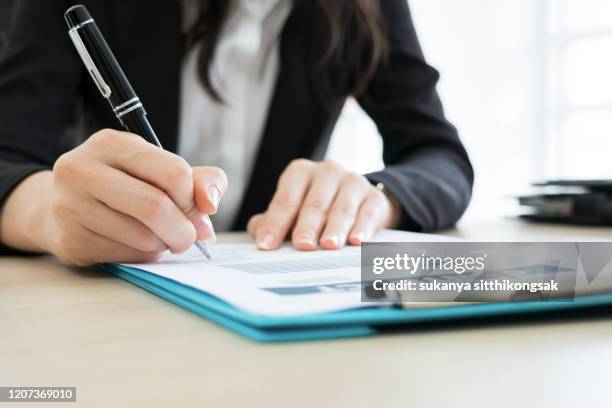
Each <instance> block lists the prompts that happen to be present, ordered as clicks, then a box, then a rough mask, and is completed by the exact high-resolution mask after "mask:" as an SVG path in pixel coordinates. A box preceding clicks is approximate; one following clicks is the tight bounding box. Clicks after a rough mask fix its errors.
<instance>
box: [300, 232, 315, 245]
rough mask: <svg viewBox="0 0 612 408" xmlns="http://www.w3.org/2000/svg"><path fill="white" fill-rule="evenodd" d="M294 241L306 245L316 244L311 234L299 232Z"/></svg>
mask: <svg viewBox="0 0 612 408" xmlns="http://www.w3.org/2000/svg"><path fill="white" fill-rule="evenodd" d="M295 242H296V243H298V244H302V245H308V246H309V247H314V246H316V244H315V240H314V238H313V237H312V235H308V234H300V235H298V236H297V237H296V239H295Z"/></svg>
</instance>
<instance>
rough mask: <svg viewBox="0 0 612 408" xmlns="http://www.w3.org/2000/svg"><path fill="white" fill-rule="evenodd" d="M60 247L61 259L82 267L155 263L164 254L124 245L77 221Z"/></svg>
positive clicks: (64, 237) (66, 233)
mask: <svg viewBox="0 0 612 408" xmlns="http://www.w3.org/2000/svg"><path fill="white" fill-rule="evenodd" d="M68 231H69V232H68ZM59 245H60V248H61V250H60V253H59V255H60V257H62V258H65V259H67V260H69V261H70V262H72V263H75V264H77V265H81V266H88V265H93V264H97V263H115V262H122V263H142V262H153V261H155V260H157V259H159V257H160V256H161V254H162V253H161V252H145V251H140V250H138V249H135V248H132V247H129V246H126V245H123V244H121V243H119V242H116V241H113V240H111V239H108V238H106V237H103V236H101V235H99V234H96V233H95V232H93V231H90V230H89V229H87V228H85V227H83V226H81V225H78V224H77V223H76V221H75V223H74V225H72V226H70V228H68V229H67V231H66V232H64V233H63V234H62V236H61V237H60V238H59Z"/></svg>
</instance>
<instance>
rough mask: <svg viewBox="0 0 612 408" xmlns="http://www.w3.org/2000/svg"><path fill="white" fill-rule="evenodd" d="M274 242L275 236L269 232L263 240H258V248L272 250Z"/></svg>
mask: <svg viewBox="0 0 612 408" xmlns="http://www.w3.org/2000/svg"><path fill="white" fill-rule="evenodd" d="M273 242H274V235H273V234H272V233H270V232H268V233H267V234H266V235H264V236H263V238H261V239H259V240H257V246H258V247H259V248H261V249H272V243H273Z"/></svg>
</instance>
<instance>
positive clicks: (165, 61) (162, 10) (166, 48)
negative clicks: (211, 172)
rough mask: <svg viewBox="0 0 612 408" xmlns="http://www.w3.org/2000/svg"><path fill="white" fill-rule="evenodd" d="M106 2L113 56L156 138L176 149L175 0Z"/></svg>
mask: <svg viewBox="0 0 612 408" xmlns="http://www.w3.org/2000/svg"><path fill="white" fill-rule="evenodd" d="M109 7H110V18H111V20H112V24H113V25H115V26H116V27H117V29H116V30H113V32H114V33H115V37H116V38H114V41H113V42H114V44H113V45H112V47H113V49H114V52H115V54H116V55H117V60H118V61H119V63H120V64H121V66H122V67H123V70H124V71H125V74H126V75H127V77H128V78H129V80H130V82H131V83H132V86H133V87H134V90H135V91H136V94H137V95H138V96H139V97H140V100H141V101H142V103H143V105H144V106H145V109H146V110H147V116H148V118H149V121H150V122H151V126H153V129H155V132H156V133H157V136H158V138H159V140H160V142H161V143H162V145H163V146H164V148H165V149H167V150H171V151H176V146H177V138H178V131H177V129H178V118H179V109H180V106H179V101H180V99H179V85H180V64H181V61H182V54H183V49H182V36H181V25H180V20H181V7H180V4H179V1H175V0H174V1H173V0H161V1H154V2H152V1H145V0H130V1H112V2H109Z"/></svg>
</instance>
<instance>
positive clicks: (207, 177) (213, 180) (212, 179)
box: [193, 166, 227, 214]
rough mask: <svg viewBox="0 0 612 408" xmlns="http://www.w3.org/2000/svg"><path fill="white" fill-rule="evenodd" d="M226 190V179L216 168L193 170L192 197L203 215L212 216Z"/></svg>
mask: <svg viewBox="0 0 612 408" xmlns="http://www.w3.org/2000/svg"><path fill="white" fill-rule="evenodd" d="M226 190H227V177H226V175H225V172H224V171H223V170H221V169H220V168H218V167H210V166H200V167H194V168H193V195H194V199H195V204H196V207H197V208H198V210H199V211H201V212H202V213H204V214H214V213H216V212H217V210H218V209H219V203H220V202H221V198H222V197H223V195H224V194H225V191H226Z"/></svg>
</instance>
